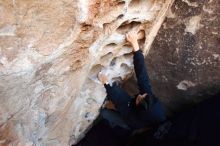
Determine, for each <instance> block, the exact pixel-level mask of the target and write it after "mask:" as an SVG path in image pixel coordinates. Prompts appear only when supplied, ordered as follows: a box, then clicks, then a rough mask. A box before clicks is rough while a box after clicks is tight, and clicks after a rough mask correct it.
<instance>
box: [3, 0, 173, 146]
mask: <svg viewBox="0 0 220 146" xmlns="http://www.w3.org/2000/svg"><path fill="white" fill-rule="evenodd" d="M171 4H172V0H133V1H131V0H127V1H126V0H124V1H123V0H90V1H89V0H74V1H72V0H53V1H49V0H38V1H30V0H0V20H1V21H0V145H12V146H14V145H19V146H24V145H27V146H29V145H39V146H40V145H42V146H44V145H48V146H49V145H51V146H52V145H53V146H54V145H57V146H58V145H62V146H65V145H70V144H73V143H76V142H77V141H78V140H79V139H80V138H82V137H83V135H84V134H85V132H86V130H87V129H88V128H89V126H91V124H92V122H93V121H94V119H95V118H96V117H97V115H98V113H99V108H100V107H101V105H102V104H103V101H104V99H105V90H104V88H103V86H102V85H101V84H100V83H99V81H98V80H97V73H98V72H100V71H102V72H106V73H107V74H108V76H109V79H110V80H111V81H114V80H117V79H118V78H121V79H126V78H128V77H129V76H130V75H131V74H132V72H133V65H132V54H131V47H130V46H129V45H128V44H127V43H126V41H125V33H126V32H128V31H129V30H132V29H134V30H142V31H144V32H145V34H146V35H145V37H144V39H142V41H141V42H140V44H141V46H142V49H143V52H144V53H147V52H148V50H149V47H150V45H151V43H152V41H153V39H154V37H155V35H156V34H157V31H158V29H159V28H160V25H161V23H162V22H163V19H164V16H165V14H166V11H167V10H168V8H169V7H170V5H171Z"/></svg>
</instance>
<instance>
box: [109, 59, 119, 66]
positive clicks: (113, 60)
mask: <svg viewBox="0 0 220 146" xmlns="http://www.w3.org/2000/svg"><path fill="white" fill-rule="evenodd" d="M116 60H117V58H116V57H115V58H114V59H112V61H111V63H110V66H114V65H115V63H116Z"/></svg>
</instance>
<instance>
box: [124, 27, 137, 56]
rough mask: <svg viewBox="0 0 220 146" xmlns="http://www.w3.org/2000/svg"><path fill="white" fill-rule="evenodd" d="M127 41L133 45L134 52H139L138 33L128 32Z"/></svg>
mask: <svg viewBox="0 0 220 146" xmlns="http://www.w3.org/2000/svg"><path fill="white" fill-rule="evenodd" d="M126 39H127V41H128V42H130V43H131V45H132V47H133V51H134V52H136V51H138V50H139V45H138V34H137V31H130V32H128V33H127V34H126Z"/></svg>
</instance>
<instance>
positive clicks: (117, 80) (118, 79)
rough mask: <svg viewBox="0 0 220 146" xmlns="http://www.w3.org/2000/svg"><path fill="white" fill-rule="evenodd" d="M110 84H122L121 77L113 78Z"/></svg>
mask: <svg viewBox="0 0 220 146" xmlns="http://www.w3.org/2000/svg"><path fill="white" fill-rule="evenodd" d="M112 82H119V83H120V82H122V78H121V77H114V78H112Z"/></svg>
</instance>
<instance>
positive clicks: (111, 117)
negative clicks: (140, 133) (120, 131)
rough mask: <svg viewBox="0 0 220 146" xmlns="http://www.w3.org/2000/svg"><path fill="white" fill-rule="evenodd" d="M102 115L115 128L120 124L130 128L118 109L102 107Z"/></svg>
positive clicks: (122, 126)
mask: <svg viewBox="0 0 220 146" xmlns="http://www.w3.org/2000/svg"><path fill="white" fill-rule="evenodd" d="M100 115H101V117H102V118H103V119H105V120H107V121H108V123H109V125H110V126H111V127H112V128H114V127H115V126H119V127H121V128H124V129H130V128H129V127H128V125H127V124H126V122H125V121H124V120H123V118H122V117H121V115H120V114H119V113H118V112H117V111H114V110H110V109H106V108H104V109H101V111H100Z"/></svg>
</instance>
